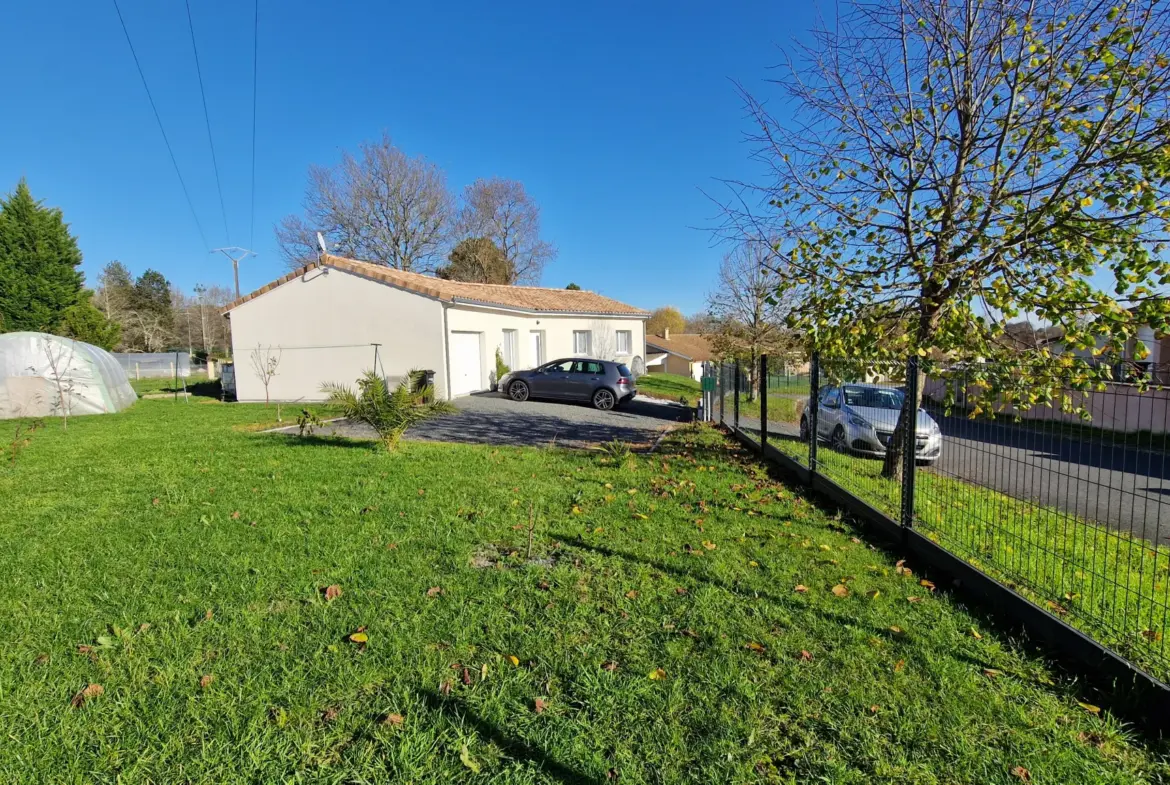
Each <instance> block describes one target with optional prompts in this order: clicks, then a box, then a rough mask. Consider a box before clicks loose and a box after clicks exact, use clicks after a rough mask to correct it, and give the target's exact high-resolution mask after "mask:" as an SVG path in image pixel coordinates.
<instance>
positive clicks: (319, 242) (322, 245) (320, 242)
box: [317, 232, 329, 254]
mask: <svg viewBox="0 0 1170 785" xmlns="http://www.w3.org/2000/svg"><path fill="white" fill-rule="evenodd" d="M317 245H318V246H320V248H321V253H323V254H326V253H329V249H328V248H326V247H325V235H323V234H321V233H320V232H317Z"/></svg>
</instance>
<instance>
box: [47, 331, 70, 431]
mask: <svg viewBox="0 0 1170 785" xmlns="http://www.w3.org/2000/svg"><path fill="white" fill-rule="evenodd" d="M41 346H42V349H43V350H44V353H45V362H46V363H47V364H48V366H49V373H48V377H49V381H51V382H52V383H53V388H54V391H55V396H54V399H53V401H52V404H51V406H50V410H51V411H52V413H53V414H59V415H60V416H61V429H62V430H68V428H69V415H70V414H71V413H72V412H73V389H74V387H75V386H76V381H75V380H74V378H73V355H74V354H75V353H76V351H77V342H76V341H73V340H58V339H51V340H50V339H44V340H43V341H42V344H41Z"/></svg>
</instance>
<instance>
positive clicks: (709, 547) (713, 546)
mask: <svg viewBox="0 0 1170 785" xmlns="http://www.w3.org/2000/svg"><path fill="white" fill-rule="evenodd" d="M703 547H704V548H706V549H707V550H709V551H713V550H715V549H716V548H718V547H719V546H718V545H716V544H715V543H713V542H711V541H710V540H703Z"/></svg>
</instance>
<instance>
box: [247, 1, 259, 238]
mask: <svg viewBox="0 0 1170 785" xmlns="http://www.w3.org/2000/svg"><path fill="white" fill-rule="evenodd" d="M253 7H254V9H255V14H254V17H253V19H252V220H251V223H250V224H249V226H248V247H249V248H251V247H252V246H254V245H255V240H256V72H257V68H256V63H257V61H258V60H259V51H260V0H253Z"/></svg>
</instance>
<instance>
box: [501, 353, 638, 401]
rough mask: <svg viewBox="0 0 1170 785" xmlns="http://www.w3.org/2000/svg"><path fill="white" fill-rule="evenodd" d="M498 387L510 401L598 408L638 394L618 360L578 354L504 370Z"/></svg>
mask: <svg viewBox="0 0 1170 785" xmlns="http://www.w3.org/2000/svg"><path fill="white" fill-rule="evenodd" d="M498 389H499V390H500V392H502V393H504V394H505V395H507V396H508V397H509V398H511V399H512V400H513V401H527V400H528V399H529V398H550V399H553V400H559V401H586V402H588V403H591V404H593V406H594V408H597V409H602V410H609V409H613V408H614V407H615V406H620V405H621V404H623V403H625V402H626V401H628V400H630V399H631V398H633V397H634V396H635V395H637V394H638V388H637V385H636V384H635V383H634V375H633V374H632V373H630V369H629V368H627V367H626V366H625V365H623V364H622V363H615V362H610V361H609V360H592V359H588V358H582V357H573V358H565V359H563V360H553V361H552V362H551V363H545V364H544V365H542V366H540V367H538V368H533V369H532V370H531V371H512V372H511V373H507V374H504V378H502V379H500V382H499V385H498Z"/></svg>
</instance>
